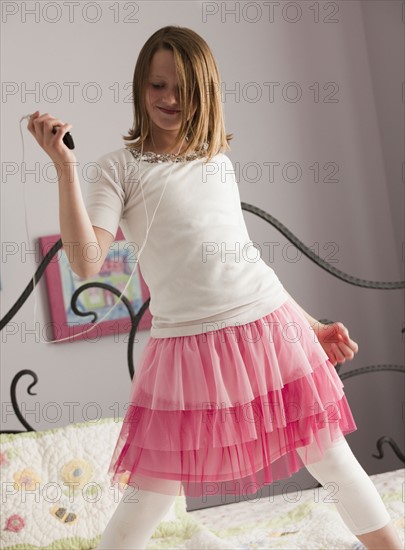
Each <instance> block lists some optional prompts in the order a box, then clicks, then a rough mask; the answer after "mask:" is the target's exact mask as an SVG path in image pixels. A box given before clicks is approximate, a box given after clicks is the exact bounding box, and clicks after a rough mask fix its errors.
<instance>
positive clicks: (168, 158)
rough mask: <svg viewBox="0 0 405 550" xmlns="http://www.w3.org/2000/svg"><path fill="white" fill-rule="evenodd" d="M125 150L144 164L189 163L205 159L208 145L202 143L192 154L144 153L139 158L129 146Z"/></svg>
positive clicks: (139, 154) (138, 151)
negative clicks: (144, 162)
mask: <svg viewBox="0 0 405 550" xmlns="http://www.w3.org/2000/svg"><path fill="white" fill-rule="evenodd" d="M126 148H127V149H128V151H129V152H130V153H131V154H132V156H133V157H134V158H135V159H137V160H144V161H146V162H189V161H191V160H196V159H199V158H204V157H206V151H207V149H208V143H204V144H203V145H202V147H201V148H200V149H199V150H197V151H193V152H192V153H187V154H186V155H176V154H175V153H153V152H152V151H147V152H146V153H143V154H142V157H141V152H140V150H139V149H135V148H134V147H130V146H127V147H126Z"/></svg>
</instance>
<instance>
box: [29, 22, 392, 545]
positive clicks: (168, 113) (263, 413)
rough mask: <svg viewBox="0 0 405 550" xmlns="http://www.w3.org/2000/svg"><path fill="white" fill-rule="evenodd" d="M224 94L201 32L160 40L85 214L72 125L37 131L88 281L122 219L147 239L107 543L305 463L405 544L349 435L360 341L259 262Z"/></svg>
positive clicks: (353, 523)
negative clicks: (350, 389) (142, 326)
mask: <svg viewBox="0 0 405 550" xmlns="http://www.w3.org/2000/svg"><path fill="white" fill-rule="evenodd" d="M219 84H220V76H219V73H218V70H217V66H216V63H215V60H214V58H213V55H212V52H211V50H210V49H209V47H208V45H207V44H206V42H205V41H204V40H203V39H202V38H201V36H199V35H198V34H197V33H195V32H194V31H192V30H190V29H187V28H182V27H177V26H168V27H164V28H162V29H159V30H158V31H156V32H155V33H154V34H153V35H152V36H151V37H150V38H149V39H148V40H147V42H146V43H145V45H144V46H143V48H142V50H141V52H140V54H139V57H138V60H137V63H136V67H135V73H134V79H133V99H134V125H133V128H132V129H131V131H130V132H129V135H128V136H124V139H125V140H126V141H127V142H128V143H127V144H126V146H125V147H122V148H120V149H118V150H116V151H113V152H112V153H109V154H105V155H103V156H102V157H100V159H99V160H98V176H99V177H98V178H97V181H95V183H92V184H91V185H90V189H89V193H88V197H87V205H86V206H85V204H84V201H83V198H82V195H81V190H80V183H79V180H78V176H77V172H76V170H75V169H74V170H72V171H70V170H69V169H68V166H69V164H70V162H74V161H75V156H74V154H73V153H72V151H70V150H69V149H67V147H65V145H64V144H63V142H62V138H63V135H64V133H65V132H66V131H68V130H70V128H71V127H72V126H71V124H68V123H66V124H64V123H63V122H62V121H61V120H59V119H57V118H55V117H53V116H51V115H49V114H48V113H46V114H43V115H40V114H39V112H36V113H34V115H32V116H31V119H30V122H29V124H28V128H29V130H30V131H31V132H32V133H33V135H34V136H35V138H36V139H37V141H38V143H39V144H40V145H41V147H43V149H44V150H45V151H46V152H47V153H48V154H49V156H50V157H51V159H52V160H53V161H54V162H55V163H57V164H58V166H59V173H60V177H59V192H60V225H61V235H62V240H63V243H64V247H65V250H67V252H68V251H69V243H75V246H76V249H75V250H72V251H69V252H70V253H69V254H68V257H69V261H70V265H71V267H72V269H73V271H74V272H76V273H77V274H78V275H80V276H82V277H87V276H92V275H94V274H96V273H97V272H98V271H99V270H100V267H101V265H102V264H103V262H104V259H105V257H106V254H107V252H108V250H109V248H110V245H111V244H112V242H113V240H114V238H115V235H116V232H117V229H118V226H119V225H121V226H122V229H123V232H124V234H125V236H126V238H127V239H128V240H132V242H134V243H141V242H142V241H143V243H144V244H145V242H146V240H144V239H145V236H146V238H147V246H145V248H144V249H143V246H144V244H143V245H142V247H141V249H140V251H139V255H138V257H140V253H141V252H142V261H140V267H141V268H142V275H143V277H144V279H145V281H146V283H147V285H148V288H149V291H150V297H151V300H150V306H149V307H150V311H151V314H152V319H153V321H152V328H151V336H150V338H149V340H148V342H147V344H146V347H145V348H144V350H143V352H142V354H141V357H140V360H139V364H138V367H137V372H136V376H135V377H134V380H133V383H132V387H131V392H130V406H129V408H128V411H127V413H126V415H125V418H124V422H123V426H122V429H121V432H120V434H119V438H118V441H117V444H116V447H115V450H114V454H113V456H112V459H111V464H110V467H109V474H110V476H111V478H112V482H121V483H123V484H124V486H126V489H125V491H124V495H123V498H122V500H121V502H120V503H119V505H118V507H117V509H116V511H115V513H114V515H113V517H112V518H111V520H110V522H109V523H108V525H107V528H106V530H105V532H104V534H103V536H102V538H101V542H100V546H99V549H100V550H101V549H112V548H114V549H129V548H132V549H133V548H136V549H139V548H146V546H147V543H148V540H149V539H150V537H151V535H152V534H153V531H154V530H155V528H156V527H157V525H158V523H159V522H160V521H161V519H162V518H163V517H164V515H165V514H166V512H167V511H168V509H169V507H170V506H171V504H172V503H173V501H174V499H175V498H176V496H177V495H179V494H181V491H182V490H183V491H184V494H186V495H188V496H193V497H196V496H199V497H202V498H206V497H207V496H209V495H213V494H223V495H225V494H226V493H227V492H230V493H231V494H235V493H237V494H238V496H239V497H243V496H244V495H248V494H252V493H256V492H257V491H258V490H260V488H261V487H262V486H263V485H265V484H268V483H271V482H272V481H275V480H277V479H283V478H286V477H289V476H291V475H292V474H293V473H295V472H297V471H298V470H300V469H301V468H302V467H304V466H305V467H306V468H307V469H308V470H309V472H310V473H311V474H312V475H313V476H314V477H315V479H317V480H318V481H319V482H320V483H321V484H322V485H324V484H325V483H328V482H332V483H334V484H335V486H336V494H337V503H336V506H337V509H338V511H339V513H340V515H341V517H342V520H343V521H344V522H345V523H346V525H347V527H348V528H349V529H350V531H351V532H352V533H353V534H354V535H356V536H357V538H358V539H359V540H360V541H362V542H363V543H364V544H365V546H366V547H367V548H370V549H371V548H379V549H381V548H392V549H399V548H401V546H400V545H401V541H400V539H399V537H398V534H397V533H396V531H395V529H394V528H393V526H392V524H391V522H390V516H389V514H388V512H387V509H386V508H385V506H384V504H383V502H382V500H381V498H380V496H379V494H378V492H377V490H376V488H375V486H374V484H373V483H372V482H371V480H370V478H369V477H368V475H367V474H366V472H365V471H364V470H363V469H362V467H361V466H360V464H359V462H358V461H357V460H356V458H355V456H354V455H353V453H352V451H351V449H350V447H349V445H348V443H347V441H346V439H345V437H344V436H345V435H346V434H348V433H351V432H353V431H355V430H356V429H357V426H356V424H355V422H354V419H353V417H352V414H351V410H350V408H349V405H348V402H347V400H346V397H345V395H344V392H343V384H342V383H341V381H340V378H339V377H338V375H337V373H336V370H335V368H334V366H335V365H336V364H337V363H344V362H345V361H346V360H350V359H352V358H353V357H354V354H355V353H357V351H358V346H357V344H356V343H355V342H354V341H353V340H352V339H351V338H350V336H349V332H348V330H347V328H346V327H345V326H344V325H343V324H342V323H340V322H338V323H334V324H333V325H322V324H320V323H318V322H317V321H316V319H314V318H313V317H311V316H310V315H308V313H306V312H305V311H304V310H303V309H302V308H301V307H300V306H299V305H298V304H297V303H296V302H295V301H294V300H293V299H292V297H291V296H290V295H289V294H288V293H287V291H286V290H285V289H284V287H283V286H282V284H281V282H280V281H279V279H278V277H277V276H276V274H275V273H274V271H273V270H272V269H271V268H270V267H269V266H267V264H266V263H265V262H264V261H263V260H262V259H260V258H259V259H257V258H256V259H254V261H252V255H253V251H255V250H256V249H255V248H254V247H253V246H252V242H251V240H250V238H249V235H248V233H247V229H246V225H245V222H244V218H243V214H242V210H241V205H240V196H239V192H238V186H237V183H236V180H235V174H234V171H233V168H232V164H231V162H230V160H229V158H228V157H227V155H226V154H225V152H224V151H226V150H227V149H229V141H230V140H231V139H232V136H231V135H229V134H226V132H225V127H224V118H223V113H222V105H221V101H220V94H219V91H218V90H219ZM52 126H59V130H58V131H57V133H56V134H55V135H54V134H52ZM166 186H168V190H167V191H166V193H165V195H163V193H164V192H165V189H166ZM158 208H159V212H158V213H157V210H158ZM151 209H153V216H152V219H151V223H149V212H150V211H151ZM156 213H157V215H156V216H155V214H156ZM145 227H146V229H145ZM89 242H95V243H97V245H98V247H99V250H100V257H99V260H98V261H97V262H90V261H86V259H85V257H84V256H83V254H82V251H83V250H85V247H86V244H87V243H89ZM77 243H80V246H79V247H78V246H77ZM143 250H144V251H143ZM256 252H257V251H256ZM253 256H254V255H253ZM259 471H262V475H261V476H260V477H259V476H258V475H257V473H258V472H259Z"/></svg>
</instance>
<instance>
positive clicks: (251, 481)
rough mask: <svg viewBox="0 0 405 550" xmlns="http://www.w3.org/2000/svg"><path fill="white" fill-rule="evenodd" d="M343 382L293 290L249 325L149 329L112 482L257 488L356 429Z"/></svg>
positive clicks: (205, 489) (195, 489)
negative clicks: (181, 332)
mask: <svg viewBox="0 0 405 550" xmlns="http://www.w3.org/2000/svg"><path fill="white" fill-rule="evenodd" d="M343 387H344V385H343V383H342V381H341V380H340V378H339V376H338V374H337V373H336V370H335V368H334V366H333V365H332V363H331V362H330V361H329V360H328V356H327V354H326V353H325V351H324V350H323V348H322V346H321V345H320V343H319V342H318V341H317V340H316V338H315V333H314V332H313V331H312V329H311V328H310V326H309V324H308V322H307V320H306V319H305V317H304V316H303V314H302V313H301V312H300V310H299V309H298V308H297V307H296V306H295V304H294V303H293V302H292V301H291V300H290V299H288V300H287V301H286V302H284V303H283V304H282V305H281V306H280V307H279V308H277V309H276V310H275V311H273V312H272V313H270V314H268V315H266V316H264V317H262V318H261V319H258V320H257V321H253V322H251V323H247V324H246V325H242V326H237V327H231V328H226V329H221V330H217V331H214V332H211V333H205V334H198V335H191V336H180V337H173V338H158V339H156V338H150V339H149V341H148V343H147V345H146V347H145V349H144V351H143V354H142V356H141V358H140V361H139V364H138V368H137V373H136V375H135V377H134V380H133V384H132V387H131V392H130V400H129V407H128V410H127V413H126V415H125V418H124V421H123V425H122V428H121V432H120V434H119V437H118V441H117V445H116V447H115V450H114V453H113V457H112V460H111V463H110V467H109V475H110V477H111V482H112V483H116V482H120V483H123V484H132V485H135V486H137V487H138V488H140V489H145V490H150V491H157V492H162V493H168V494H179V491H180V489H181V486H180V483H181V484H182V485H183V490H184V494H186V495H188V496H193V497H200V496H203V495H210V494H218V492H220V493H222V492H223V491H224V490H225V491H227V490H228V489H227V488H226V487H224V483H225V485H227V483H228V482H232V483H236V484H237V486H238V489H237V490H238V491H241V490H243V493H245V494H250V493H255V492H257V490H258V489H259V488H260V487H261V486H262V485H265V484H268V483H271V482H273V481H275V480H277V479H283V478H286V477H290V476H291V475H292V474H293V473H295V472H297V471H298V470H300V469H301V468H302V467H303V466H305V465H306V464H310V463H312V462H316V461H318V460H321V459H322V457H323V454H324V452H325V450H326V449H327V448H328V446H330V445H331V444H332V443H333V442H335V441H337V440H339V439H341V438H342V437H343V436H344V435H345V434H347V433H350V432H353V431H355V430H356V429H357V426H356V424H355V422H354V419H353V416H352V413H351V410H350V407H349V405H348V402H347V399H346V397H345V395H344V391H343ZM296 449H300V452H299V453H298V452H297V450H296ZM165 480H173V482H172V483H170V482H169V481H165ZM175 481H177V483H176V482H175Z"/></svg>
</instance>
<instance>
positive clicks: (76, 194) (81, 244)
mask: <svg viewBox="0 0 405 550" xmlns="http://www.w3.org/2000/svg"><path fill="white" fill-rule="evenodd" d="M53 126H59V129H58V131H57V133H56V134H53V133H52V127H53ZM71 127H72V125H71V124H63V122H62V121H61V120H59V119H57V118H55V117H53V116H51V115H49V114H48V113H45V114H43V115H39V112H38V111H37V112H36V113H34V114H33V115H31V118H30V120H29V123H28V130H29V131H30V132H31V133H32V134H33V136H34V137H35V139H36V140H37V142H38V143H39V145H40V146H41V147H42V148H43V149H44V151H45V152H46V153H47V154H48V155H49V157H50V158H51V159H52V161H53V162H54V164H55V167H56V170H57V173H58V179H59V220H60V233H61V238H62V243H63V248H64V250H65V253H66V255H67V258H68V260H69V263H70V267H71V268H72V271H74V272H75V273H76V274H77V275H79V277H83V278H86V277H91V276H92V275H95V274H96V273H98V272H99V271H100V268H101V266H102V264H103V263H104V259H105V256H106V255H107V253H108V250H109V248H110V245H111V243H112V240H113V237H112V235H110V234H109V233H108V232H107V231H104V230H101V229H99V228H96V229H95V228H94V227H93V226H92V224H91V221H90V218H89V215H88V213H87V210H86V207H85V203H84V200H83V195H82V191H81V188H80V182H79V177H78V174H77V166H76V164H77V162H76V157H75V155H74V153H73V152H72V151H71V150H70V149H68V147H66V145H65V144H64V143H63V141H62V138H63V136H64V135H65V133H66V132H67V131H69V130H70V128H71ZM96 231H97V234H98V237H99V239H100V240H99V239H98V238H97V235H96ZM90 243H91V246H89V245H90ZM100 243H101V244H100ZM95 249H96V250H95ZM92 258H93V260H92Z"/></svg>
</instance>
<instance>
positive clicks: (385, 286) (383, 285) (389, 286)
mask: <svg viewBox="0 0 405 550" xmlns="http://www.w3.org/2000/svg"><path fill="white" fill-rule="evenodd" d="M241 206H242V210H245V211H247V212H251V213H252V214H255V215H256V216H258V217H260V218H262V219H263V220H265V221H266V222H267V223H269V224H270V225H272V226H273V227H274V228H276V229H277V230H278V231H279V232H280V233H281V234H282V235H284V237H286V239H288V240H289V241H290V242H291V243H292V244H293V245H295V246H296V247H297V248H298V249H299V250H300V251H301V252H302V253H303V254H305V256H307V257H308V258H309V259H310V260H311V261H313V262H314V263H315V264H317V265H318V266H319V267H321V268H322V269H324V270H325V271H327V272H329V273H330V274H331V275H333V276H334V277H337V278H338V279H341V280H342V281H345V282H346V283H349V284H352V285H355V286H359V287H363V288H374V289H381V290H396V289H400V288H405V281H398V282H377V281H368V280H365V279H359V278H357V277H353V276H352V275H347V274H346V273H343V271H340V270H339V269H336V267H334V266H333V265H331V264H329V263H327V262H326V261H325V260H323V259H322V258H320V257H319V256H317V255H316V254H315V253H314V252H313V251H312V250H311V249H310V248H308V247H307V246H306V245H305V244H304V243H302V242H301V241H300V240H299V239H298V238H297V237H296V236H295V235H294V234H293V233H292V232H291V231H290V230H289V229H287V228H286V227H285V226H284V225H283V224H282V223H281V222H279V221H278V220H277V219H276V218H274V217H273V216H271V215H270V214H268V213H267V212H265V211H264V210H261V209H260V208H257V207H256V206H252V205H251V204H247V203H245V202H242V203H241ZM62 246H63V244H62V239H59V240H58V241H57V242H56V243H55V244H54V246H53V247H52V248H51V249H50V250H49V252H48V253H47V254H46V256H45V257H44V258H43V260H42V262H41V263H40V265H39V267H38V269H37V270H36V272H35V274H34V277H33V278H32V279H31V281H30V282H29V284H28V285H27V287H26V288H25V289H24V291H23V292H22V294H21V296H20V297H19V298H18V300H17V301H16V302H15V304H14V305H13V306H12V307H11V308H10V310H9V311H8V312H7V313H6V315H5V316H4V317H3V319H1V321H0V331H1V330H3V328H4V327H5V326H6V325H7V324H8V323H9V322H10V321H11V319H13V317H14V316H15V315H16V313H17V312H18V311H19V309H20V308H21V307H22V305H23V304H24V303H25V301H26V300H27V299H28V297H29V295H30V294H31V292H32V291H33V289H34V284H35V285H37V284H38V282H39V281H40V279H41V277H42V275H43V274H44V272H45V270H46V268H47V266H48V265H49V263H50V262H51V261H52V259H53V257H54V256H55V254H57V252H58V251H59V250H60V249H61V248H62ZM97 287H98V288H103V289H105V290H108V291H110V292H112V293H113V294H115V295H116V296H118V297H119V296H120V295H121V292H120V291H119V290H117V289H116V288H115V287H113V286H111V285H108V284H106V283H98V282H90V283H85V284H83V285H81V286H80V287H79V288H78V289H77V290H76V291H75V292H74V293H73V295H72V299H71V308H72V310H73V311H74V313H76V315H78V316H81V317H87V316H89V315H92V316H93V319H92V321H91V322H92V323H94V322H95V321H96V320H97V313H95V312H91V311H90V312H89V311H87V312H83V311H80V310H79V309H78V308H77V300H78V298H79V295H80V294H81V293H82V292H84V291H85V290H86V289H88V288H97ZM121 300H122V302H123V303H124V304H125V306H126V308H127V310H128V313H129V316H130V319H131V330H130V334H129V339H128V355H127V358H128V369H129V375H130V378H131V381H132V379H133V376H134V372H135V370H134V363H133V347H134V340H135V335H136V331H137V329H138V325H139V322H140V320H141V319H142V316H143V315H144V313H145V311H146V310H147V308H148V307H149V302H150V298H148V299H147V300H146V301H145V302H144V304H143V305H142V307H141V308H140V310H139V311H138V312H137V313H136V314H135V312H134V309H133V307H132V304H131V302H130V301H129V300H128V299H127V298H126V297H125V296H122V297H121ZM319 321H320V322H321V323H324V324H330V323H333V322H334V321H330V320H329V319H319ZM401 332H402V333H403V332H405V328H402V331H401ZM341 367H342V364H340V363H338V364H337V365H336V367H335V368H336V371H337V373H338V374H339V377H340V379H341V380H346V379H347V378H351V377H352V376H358V375H361V374H365V373H369V372H378V371H395V372H401V373H405V367H404V366H402V365H392V364H387V365H370V366H367V367H360V368H357V369H354V370H351V371H349V372H347V373H343V374H341V373H340V369H341ZM26 374H29V375H30V376H31V377H32V378H33V382H32V383H31V384H30V385H29V387H28V388H27V393H28V394H29V395H36V394H35V393H32V392H31V388H32V387H33V386H35V385H36V383H37V382H38V376H37V374H36V373H35V372H34V371H32V370H31V369H22V370H20V371H19V372H18V373H17V374H16V375H15V376H14V378H13V380H12V382H11V388H10V394H11V403H12V406H13V410H14V413H15V415H16V417H17V418H18V420H19V421H20V422H21V424H22V425H23V426H24V427H25V428H26V430H25V431H28V432H30V431H36V430H34V428H33V427H32V426H30V425H29V424H28V422H27V421H26V420H25V418H24V417H23V415H22V414H21V411H20V409H19V406H18V403H17V399H16V388H17V384H18V381H19V380H20V378H21V377H22V376H24V375H26ZM22 431H24V430H0V433H14V434H15V433H21V432H22ZM384 444H387V445H389V446H390V447H391V448H392V450H393V451H394V453H395V454H396V455H397V457H398V458H399V459H400V460H401V461H402V462H403V463H405V454H404V453H403V452H402V451H401V450H400V448H399V446H398V445H397V443H396V442H395V441H394V439H393V438H391V437H389V436H382V437H380V438H379V439H378V440H377V442H376V446H377V449H378V453H379V454H378V455H375V454H373V455H372V456H374V457H375V458H380V459H381V458H383V456H384V453H383V445H384ZM318 486H320V485H318Z"/></svg>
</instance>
